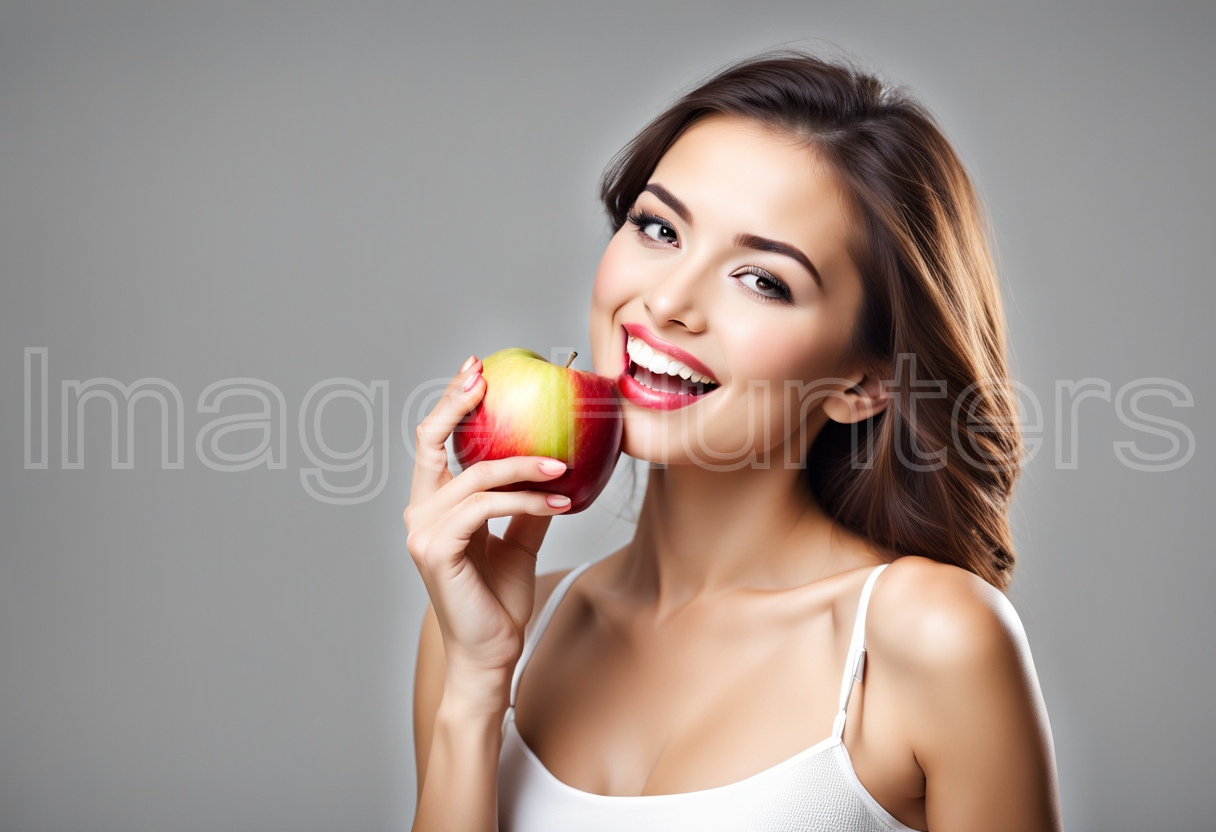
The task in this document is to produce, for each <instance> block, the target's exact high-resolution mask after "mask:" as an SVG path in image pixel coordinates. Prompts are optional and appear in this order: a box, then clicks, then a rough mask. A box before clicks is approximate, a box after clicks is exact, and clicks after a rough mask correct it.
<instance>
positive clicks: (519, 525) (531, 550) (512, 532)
mask: <svg viewBox="0 0 1216 832" xmlns="http://www.w3.org/2000/svg"><path fill="white" fill-rule="evenodd" d="M552 520H553V515H549V516H547V517H535V516H533V515H531V514H517V515H515V516H514V517H512V518H511V522H509V523H507V530H506V531H505V532H503V535H502V540H503V543H506V544H508V545H510V546H514V547H515V548H516V549H520V550H522V551H525V552H527V553H528V554H529V555H531V556H532V557H536V555H537V554H538V553H539V552H540V545H541V544H542V543H544V542H545V534H546V533H547V532H548V531H549V523H550V522H552Z"/></svg>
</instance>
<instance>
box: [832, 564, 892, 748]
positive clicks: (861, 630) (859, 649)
mask: <svg viewBox="0 0 1216 832" xmlns="http://www.w3.org/2000/svg"><path fill="white" fill-rule="evenodd" d="M890 565H891V564H889V563H884V564H881V565H879V566H876V567H874V570H873V571H872V572H870V577H868V578H866V583H865V586H863V587H862V588H861V600H860V601H858V603H857V616H856V617H855V618H854V620H853V638H852V639H851V640H850V641H849V654H848V658H846V659H845V662H844V678H843V679H841V680H840V709H839V711H838V712H837V713H836V721H835V722H834V723H833V724H832V736H833V737H835V738H836V739H840V738H841V737H843V736H844V720H845V710H846V709H847V708H848V707H849V696H850V695H852V693H853V682H855V681H856V682H860V681H861V677H862V675H863V674H864V673H865V667H866V609H867V608H868V607H869V606H870V593H871V592H872V591H873V590H874V581H875V580H876V579H877V578H878V575H879V573H881V572H882V570H884V569H886V568H887V567H888V566H890Z"/></svg>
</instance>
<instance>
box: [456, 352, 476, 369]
mask: <svg viewBox="0 0 1216 832" xmlns="http://www.w3.org/2000/svg"><path fill="white" fill-rule="evenodd" d="M476 360H477V356H476V355H470V356H469V357H468V358H466V359H465V360H464V363H463V364H461V365H460V372H462V373H463V372H464V371H465V370H467V369H469V368H470V367H472V366H473V362H474V361H476Z"/></svg>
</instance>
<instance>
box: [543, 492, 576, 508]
mask: <svg viewBox="0 0 1216 832" xmlns="http://www.w3.org/2000/svg"><path fill="white" fill-rule="evenodd" d="M545 502H546V503H548V504H549V505H550V506H551V507H553V508H561V507H562V506H568V505H570V498H569V497H566V496H564V495H562V494H550V495H549V496H548V497H546V498H545Z"/></svg>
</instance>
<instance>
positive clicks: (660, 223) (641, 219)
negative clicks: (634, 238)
mask: <svg viewBox="0 0 1216 832" xmlns="http://www.w3.org/2000/svg"><path fill="white" fill-rule="evenodd" d="M627 216H628V219H629V222H630V223H632V224H633V225H634V226H635V227H636V228H637V230H638V233H639V234H643V235H644V236H646V237H649V238H650V239H652V240H654V241H655V242H656V243H663V242H674V241H675V240H676V239H677V237H676V230H675V229H674V228H672V227H671V225H670V224H669V223H667V222H665V221H664V220H661V219H659V218H658V217H656V216H655V215H654V214H647V213H646V212H645V211H634V212H631V213H630V214H628V215H627ZM664 233H666V234H668V235H669V236H667V237H664V236H663V235H664Z"/></svg>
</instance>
